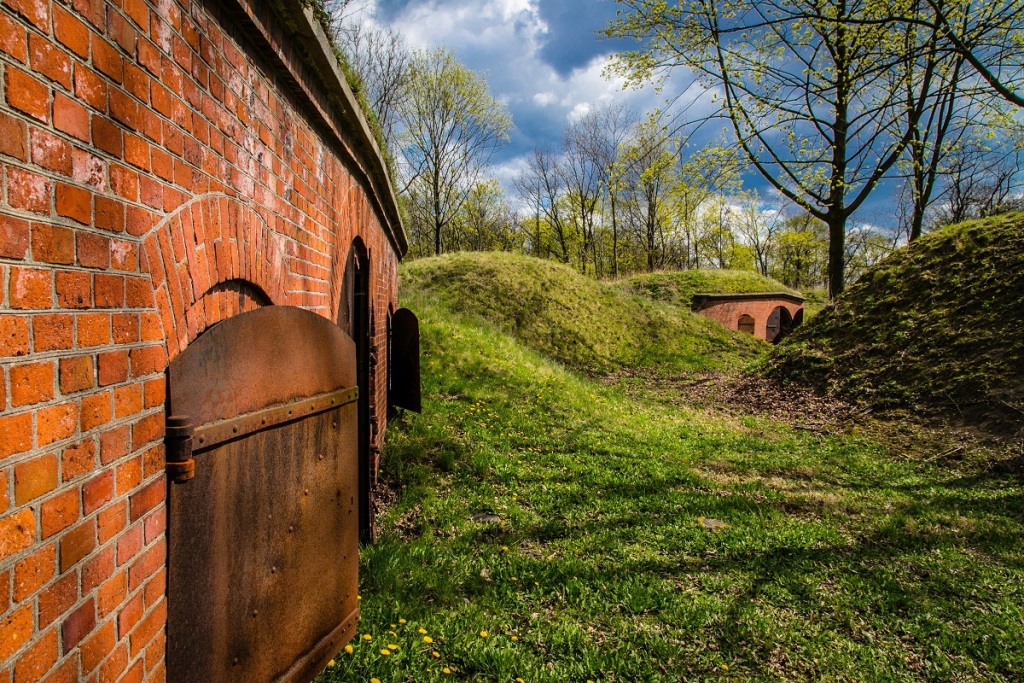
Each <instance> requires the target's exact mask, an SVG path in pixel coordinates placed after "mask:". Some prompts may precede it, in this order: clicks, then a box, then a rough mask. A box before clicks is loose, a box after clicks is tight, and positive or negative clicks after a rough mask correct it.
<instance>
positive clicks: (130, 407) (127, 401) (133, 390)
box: [114, 373, 142, 418]
mask: <svg viewBox="0 0 1024 683" xmlns="http://www.w3.org/2000/svg"><path fill="white" fill-rule="evenodd" d="M126 379H127V373H126ZM139 412H142V386H141V385H139V384H128V385H126V386H123V387H118V388H117V389H114V417H115V418H122V417H127V416H129V415H135V414H136V413H139Z"/></svg>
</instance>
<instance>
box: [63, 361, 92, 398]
mask: <svg viewBox="0 0 1024 683" xmlns="http://www.w3.org/2000/svg"><path fill="white" fill-rule="evenodd" d="M95 384H96V379H95V370H94V366H93V357H92V356H71V357H69V358H61V359H60V391H61V393H62V394H73V393H75V392H76V391H84V390H85V389H92V388H93V386H95Z"/></svg>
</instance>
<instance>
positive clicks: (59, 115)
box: [53, 92, 90, 143]
mask: <svg viewBox="0 0 1024 683" xmlns="http://www.w3.org/2000/svg"><path fill="white" fill-rule="evenodd" d="M53 127H54V128H56V129H57V130H59V131H61V132H64V133H67V134H68V135H71V136H72V137H75V138H78V139H79V140H81V141H83V142H86V143H88V142H89V140H90V137H89V130H90V129H89V112H88V111H87V110H86V108H85V107H83V106H82V105H81V104H79V103H78V102H76V101H74V100H73V99H71V98H70V97H68V96H67V95H64V94H63V93H59V92H55V93H54V94H53Z"/></svg>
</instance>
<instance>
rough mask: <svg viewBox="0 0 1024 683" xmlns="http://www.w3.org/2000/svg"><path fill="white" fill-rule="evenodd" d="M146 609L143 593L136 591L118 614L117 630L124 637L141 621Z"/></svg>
mask: <svg viewBox="0 0 1024 683" xmlns="http://www.w3.org/2000/svg"><path fill="white" fill-rule="evenodd" d="M144 611H145V605H144V604H143V600H142V593H136V594H135V595H134V596H133V597H132V598H131V599H130V600H128V602H126V603H125V605H124V607H122V608H121V611H120V612H118V614H117V632H118V633H120V634H121V637H122V638H123V637H124V636H126V635H128V633H129V632H131V630H132V629H133V628H134V627H135V625H136V624H137V623H139V620H140V619H142V614H143V612H144Z"/></svg>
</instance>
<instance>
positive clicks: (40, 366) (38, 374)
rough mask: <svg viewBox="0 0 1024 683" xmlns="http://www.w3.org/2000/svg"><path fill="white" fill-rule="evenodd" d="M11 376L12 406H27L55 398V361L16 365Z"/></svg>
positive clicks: (11, 371)
mask: <svg viewBox="0 0 1024 683" xmlns="http://www.w3.org/2000/svg"><path fill="white" fill-rule="evenodd" d="M10 374H11V405H12V406H26V405H31V404H33V403H41V402H42V401H49V400H50V399H51V398H53V379H54V376H53V361H43V362H41V363H27V364H25V365H15V366H14V367H12V368H11V370H10Z"/></svg>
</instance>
